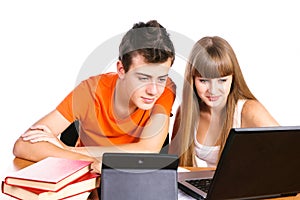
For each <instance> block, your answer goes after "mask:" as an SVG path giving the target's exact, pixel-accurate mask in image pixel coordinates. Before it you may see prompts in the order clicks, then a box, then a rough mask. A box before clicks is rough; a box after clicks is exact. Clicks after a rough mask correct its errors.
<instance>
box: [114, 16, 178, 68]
mask: <svg viewBox="0 0 300 200" xmlns="http://www.w3.org/2000/svg"><path fill="white" fill-rule="evenodd" d="M137 54H140V55H142V56H143V57H144V58H145V62H147V63H162V62H165V61H167V60H168V58H171V59H172V64H173V62H174V60H175V49H174V46H173V43H172V41H171V39H170V37H169V34H168V33H167V31H166V29H165V28H164V27H163V26H162V25H160V24H159V23H158V22H157V21H156V20H151V21H149V22H147V23H143V22H139V23H136V24H134V25H133V27H132V29H130V30H129V31H128V32H127V33H126V34H125V36H124V37H123V39H122V41H121V44H120V46H119V60H120V61H121V62H122V64H123V66H124V70H125V72H128V70H129V66H130V65H131V60H132V57H134V56H135V55H137Z"/></svg>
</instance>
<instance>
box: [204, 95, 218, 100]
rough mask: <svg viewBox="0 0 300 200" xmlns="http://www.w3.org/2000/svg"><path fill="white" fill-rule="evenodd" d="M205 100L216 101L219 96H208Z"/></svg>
mask: <svg viewBox="0 0 300 200" xmlns="http://www.w3.org/2000/svg"><path fill="white" fill-rule="evenodd" d="M207 98H208V100H209V101H217V100H218V99H219V96H208V97H207Z"/></svg>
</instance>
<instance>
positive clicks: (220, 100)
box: [194, 75, 232, 108]
mask: <svg viewBox="0 0 300 200" xmlns="http://www.w3.org/2000/svg"><path fill="white" fill-rule="evenodd" d="M194 82H195V86H196V90H197V94H198V96H199V97H200V98H201V100H202V101H203V102H204V103H205V104H206V105H207V106H208V107H210V108H223V107H224V106H225V105H226V102H227V98H228V95H229V92H230V88H231V83H232V75H229V76H224V77H219V78H204V77H200V76H196V77H194Z"/></svg>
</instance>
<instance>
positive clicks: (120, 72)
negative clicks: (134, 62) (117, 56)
mask: <svg viewBox="0 0 300 200" xmlns="http://www.w3.org/2000/svg"><path fill="white" fill-rule="evenodd" d="M117 73H118V75H119V78H120V79H123V78H124V76H125V69H124V66H123V63H122V62H121V61H120V60H118V62H117Z"/></svg>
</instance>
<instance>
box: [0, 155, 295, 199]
mask: <svg viewBox="0 0 300 200" xmlns="http://www.w3.org/2000/svg"><path fill="white" fill-rule="evenodd" d="M33 163H34V162H31V161H28V160H24V159H21V158H14V159H13V160H12V161H11V165H9V167H8V168H7V169H6V171H2V172H0V173H1V174H0V175H1V176H0V177H1V179H2V180H3V179H4V177H5V176H6V174H7V173H10V172H13V171H18V170H20V169H22V168H24V167H27V166H29V165H31V164H33ZM186 169H188V170H191V171H199V170H212V169H213V168H198V167H186ZM0 199H1V200H10V199H12V198H11V197H9V196H7V195H4V194H3V193H2V192H1V194H0ZM90 199H93V200H95V199H98V198H97V197H95V194H93V193H92V194H91V197H90ZM292 199H299V200H300V193H299V194H298V195H297V196H292V197H280V198H276V200H292Z"/></svg>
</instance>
